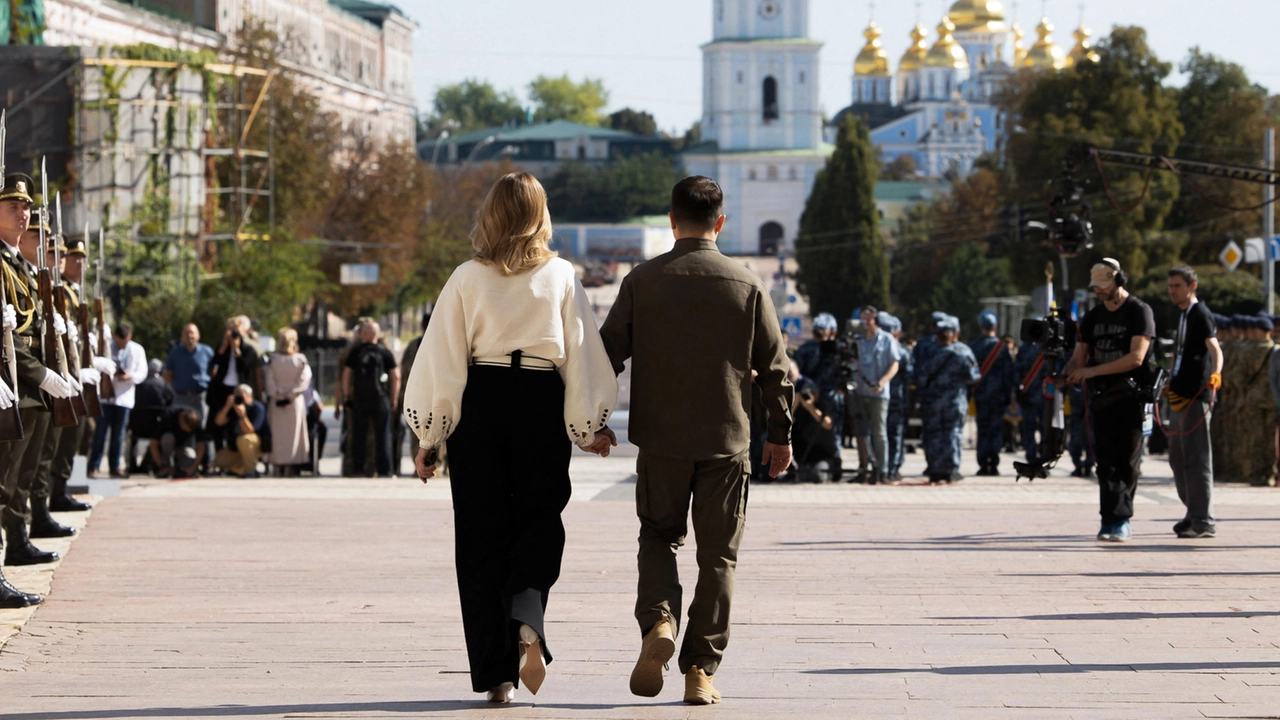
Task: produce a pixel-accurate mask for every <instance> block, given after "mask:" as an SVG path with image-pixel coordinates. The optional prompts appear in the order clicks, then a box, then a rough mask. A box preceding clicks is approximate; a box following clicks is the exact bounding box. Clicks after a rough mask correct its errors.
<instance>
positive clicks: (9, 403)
mask: <svg viewBox="0 0 1280 720" xmlns="http://www.w3.org/2000/svg"><path fill="white" fill-rule="evenodd" d="M17 401H18V396H17V395H14V394H13V391H12V390H10V389H9V386H8V385H6V384H5V382H4V381H3V380H0V410H8V409H9V408H11V407H13V404H14V403H15V402H17Z"/></svg>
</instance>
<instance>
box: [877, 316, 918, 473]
mask: <svg viewBox="0 0 1280 720" xmlns="http://www.w3.org/2000/svg"><path fill="white" fill-rule="evenodd" d="M878 320H879V323H880V327H881V328H882V329H884V331H885V332H888V333H890V334H892V333H895V332H900V331H901V330H902V321H901V320H899V319H898V318H896V317H894V316H893V315H890V314H889V313H887V312H882V313H880V315H879V318H878ZM897 352H898V374H897V375H894V376H893V380H890V381H889V416H888V419H887V420H886V421H885V425H886V427H885V434H886V435H887V437H888V444H889V453H888V454H889V460H888V463H887V464H886V467H885V477H886V478H896V477H900V476H901V475H902V456H903V453H904V450H905V448H904V447H903V441H904V439H905V437H906V431H907V384H908V383H909V382H910V378H911V367H912V358H911V351H910V350H908V349H907V348H905V347H903V345H902V343H898V344H897Z"/></svg>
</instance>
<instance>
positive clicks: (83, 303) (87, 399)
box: [67, 221, 102, 418]
mask: <svg viewBox="0 0 1280 720" xmlns="http://www.w3.org/2000/svg"><path fill="white" fill-rule="evenodd" d="M84 266H85V267H86V268H87V267H89V223H88V222H87V221H86V222H85V224H84ZM84 281H85V277H84V270H81V271H80V307H78V308H76V319H75V323H76V326H77V328H78V329H79V330H80V347H79V348H77V350H78V352H79V355H80V369H82V370H92V369H93V348H91V347H89V297H88V295H87V294H86V293H85V289H84V288H85V282H84ZM67 292H70V290H69V289H68V291H67ZM84 404H85V408H86V409H87V410H88V411H89V417H92V418H100V417H102V402H101V401H100V400H99V399H98V386H97V385H94V384H92V383H85V385H84Z"/></svg>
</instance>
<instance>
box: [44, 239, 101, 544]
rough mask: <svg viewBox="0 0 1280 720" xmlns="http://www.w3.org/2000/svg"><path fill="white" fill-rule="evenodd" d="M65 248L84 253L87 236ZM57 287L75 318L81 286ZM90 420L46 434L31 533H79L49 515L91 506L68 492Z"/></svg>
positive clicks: (65, 284)
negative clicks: (77, 455) (53, 512)
mask: <svg viewBox="0 0 1280 720" xmlns="http://www.w3.org/2000/svg"><path fill="white" fill-rule="evenodd" d="M61 252H62V254H63V255H65V256H80V257H83V256H84V255H85V244H84V240H82V239H79V238H77V239H75V240H71V241H68V242H67V244H66V245H65V246H64V247H63V248H61ZM53 291H54V293H55V294H57V293H61V294H62V295H63V296H64V297H65V298H66V306H67V314H68V316H69V317H67V318H66V321H67V322H68V323H71V322H74V321H75V318H77V317H79V313H80V286H79V285H78V284H77V283H73V282H71V281H70V280H67V279H65V278H64V279H63V280H62V283H61V284H60V285H59V286H58V287H55V288H54V290H53ZM68 360H70V359H68ZM90 360H92V358H90ZM71 372H72V373H75V374H77V375H78V374H79V368H73V369H72V370H71ZM89 421H90V418H89V416H88V415H87V414H86V415H83V416H79V417H77V422H76V424H75V425H70V426H68V427H61V428H50V429H49V431H48V432H47V433H46V434H45V440H44V450H43V453H42V456H41V458H40V465H39V471H38V474H37V476H36V481H35V484H34V485H33V486H32V488H31V513H32V520H31V537H33V538H53V537H69V536H71V535H74V534H75V530H74V529H72V528H69V527H64V526H63V525H61V524H59V523H58V522H56V521H55V520H54V519H53V518H52V516H50V515H49V511H50V510H55V511H60V512H79V511H84V510H88V509H89V506H88V505H86V504H85V503H82V502H80V501H79V500H76V499H75V498H72V497H71V496H69V495H68V494H67V481H68V480H70V478H71V469H72V467H73V466H74V463H75V457H76V454H77V453H78V452H79V450H80V445H81V441H82V439H83V438H84V434H85V433H86V432H87V428H88V423H89Z"/></svg>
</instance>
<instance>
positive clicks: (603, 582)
mask: <svg viewBox="0 0 1280 720" xmlns="http://www.w3.org/2000/svg"><path fill="white" fill-rule="evenodd" d="M586 460H587V461H588V463H587V464H586V465H584V464H583V463H582V462H581V461H577V462H576V464H575V479H576V480H578V481H579V486H578V492H577V499H578V500H579V502H574V503H572V504H571V505H570V507H569V509H568V511H567V512H566V524H567V527H568V532H569V547H568V551H567V553H566V557H565V567H564V572H563V575H562V578H561V581H560V583H559V584H558V585H557V586H556V589H555V591H554V593H553V599H552V606H551V610H550V618H549V619H550V624H549V640H550V642H551V644H552V648H553V650H554V651H555V653H556V657H557V661H556V662H555V663H553V664H552V665H551V667H550V677H549V679H548V681H547V684H546V685H545V686H544V689H543V690H542V692H541V694H540V695H539V696H537V697H536V698H533V697H531V696H529V695H528V694H527V693H523V692H522V693H520V694H519V695H518V703H517V704H516V705H515V706H513V707H506V708H493V707H489V706H486V705H485V704H484V703H481V702H478V700H477V698H476V696H474V695H472V694H471V693H470V692H469V690H470V687H469V682H468V679H467V677H466V657H465V652H464V650H463V643H462V634H461V628H460V625H459V616H458V607H457V596H456V590H455V585H454V575H453V567H452V518H451V513H450V511H449V504H448V502H447V492H448V486H447V483H444V482H433V483H432V484H430V485H427V486H425V487H424V486H422V485H420V484H418V483H416V482H415V481H412V480H400V481H365V480H337V479H318V480H317V479H302V480H299V481H278V480H269V481H259V482H257V483H244V482H241V481H224V480H205V481H198V482H188V483H165V484H152V483H143V484H136V485H134V486H133V487H130V488H128V489H126V492H125V494H124V495H123V496H121V497H119V498H110V499H107V500H105V501H103V502H102V503H101V504H100V505H99V506H98V507H97V508H96V509H95V510H94V511H93V514H92V517H91V518H90V519H89V522H88V526H87V528H86V529H85V531H84V534H83V536H82V537H81V538H79V539H77V540H76V541H75V545H74V548H73V552H71V553H70V555H69V556H68V557H67V558H66V559H65V560H63V561H62V563H61V565H60V566H59V567H58V568H57V575H56V580H55V581H54V582H53V585H52V589H51V591H50V594H49V598H48V601H47V603H46V604H45V605H44V606H43V607H42V608H40V609H39V611H38V612H36V613H35V615H34V617H32V618H31V619H30V620H29V621H28V622H27V624H26V626H25V629H24V630H23V631H22V632H21V633H20V634H18V635H16V636H14V637H13V638H12V639H10V641H9V642H8V645H7V646H6V647H5V648H4V650H3V652H0V688H3V695H2V696H0V697H3V698H4V699H3V702H2V704H0V720H6V719H10V718H13V719H16V718H41V719H42V720H46V719H47V720H64V719H71V718H104V719H105V718H134V717H138V718H161V717H163V718H227V717H231V718H236V717H242V718H286V717H287V718H385V717H395V718H408V717H429V718H437V717H438V718H455V717H465V718H488V717H503V718H658V719H663V720H665V719H667V718H691V717H700V716H707V717H725V718H765V719H772V718H779V719H783V718H785V719H786V720H795V718H796V717H797V716H805V717H806V720H808V718H849V717H858V718H862V717H921V718H1108V719H1109V718H1162V719H1164V718H1201V717H1228V718H1242V717H1255V718H1256V717H1273V718H1274V717H1280V605H1278V604H1277V602H1276V598H1277V597H1278V596H1280V553H1277V552H1276V550H1277V549H1278V548H1280V506H1278V505H1277V503H1276V502H1275V501H1274V498H1275V497H1277V494H1276V493H1275V492H1274V491H1267V490H1256V489H1251V488H1232V489H1229V491H1227V492H1224V493H1222V496H1223V497H1224V500H1223V501H1222V502H1221V507H1220V509H1219V514H1220V516H1221V517H1222V518H1223V521H1222V524H1221V533H1220V537H1219V538H1217V539H1215V540H1205V541H1178V540H1176V539H1174V538H1173V536H1172V534H1171V533H1170V532H1169V527H1170V526H1171V524H1172V523H1173V522H1174V521H1175V520H1176V519H1178V517H1180V516H1181V507H1180V506H1178V505H1173V504H1170V503H1167V502H1164V503H1162V502H1158V501H1155V500H1150V501H1148V502H1145V503H1143V504H1142V505H1141V506H1140V508H1139V516H1138V519H1137V520H1136V522H1135V526H1134V531H1135V533H1134V534H1135V537H1134V540H1133V542H1132V543H1130V544H1127V545H1099V544H1098V543H1096V542H1094V541H1093V540H1092V534H1093V533H1094V532H1096V508H1095V507H1094V505H1093V504H1094V503H1095V502H1096V500H1095V497H1096V496H1095V495H1094V494H1092V493H1090V492H1089V490H1090V484H1089V483H1088V482H1087V481H1079V480H1076V479H1074V478H1060V479H1055V480H1053V481H1051V482H1050V483H1041V482H1037V484H1036V485H1035V486H1034V487H1032V488H1029V489H1028V488H1027V485H1026V483H1025V482H1024V483H1023V484H1022V485H1021V486H1016V485H1013V484H1012V481H1011V480H1010V479H996V481H991V480H988V479H983V480H982V481H978V480H977V479H975V481H974V482H973V483H972V484H969V485H966V484H961V485H958V486H953V487H944V488H927V487H897V488H864V487H860V486H823V487H816V486H815V487H800V486H776V485H773V486H770V485H764V486H757V487H753V488H752V493H751V510H750V518H749V523H748V528H747V535H746V542H745V547H744V549H743V552H742V557H741V562H740V566H739V574H738V585H737V592H736V604H735V607H734V633H733V640H732V642H731V644H730V648H729V652H728V655H727V657H726V660H725V663H724V665H723V666H722V670H721V672H720V673H719V674H718V676H717V686H718V687H719V688H720V689H721V691H722V692H723V693H724V695H725V703H724V704H723V705H721V706H718V707H710V708H689V707H686V706H684V705H682V704H680V703H679V700H680V694H681V689H682V683H681V679H680V678H679V677H678V676H677V675H676V674H675V673H674V671H673V672H671V673H668V676H667V682H668V685H667V688H666V689H665V690H664V692H663V693H662V695H661V696H660V697H659V698H656V699H654V700H646V699H641V698H635V697H632V696H631V695H630V694H629V693H628V692H627V685H626V683H627V676H628V673H629V672H630V668H631V665H632V663H633V662H634V657H635V652H636V647H637V644H638V640H639V637H638V635H639V634H638V631H637V629H636V628H635V627H634V624H633V621H632V619H631V604H632V602H633V601H634V595H633V593H634V586H635V570H634V556H635V533H636V527H637V523H636V520H635V517H634V509H633V506H632V505H631V503H629V502H626V501H625V500H622V499H619V500H608V499H599V500H593V499H594V498H596V497H598V496H600V494H601V493H604V492H606V491H612V492H614V493H615V494H618V493H621V492H622V491H625V490H626V485H627V478H628V477H629V471H630V465H629V463H630V462H631V461H630V460H629V459H627V458H626V456H621V457H617V458H614V459H613V460H612V461H594V460H593V459H590V458H587V459H586ZM591 463H594V465H592V464H591ZM968 482H969V481H966V483H968ZM970 489H972V490H970ZM1144 491H1146V492H1149V493H1153V494H1155V495H1156V496H1159V497H1166V496H1167V493H1168V492H1170V491H1171V490H1170V488H1169V487H1168V486H1167V483H1164V482H1163V481H1161V480H1160V479H1159V478H1158V477H1156V478H1154V479H1153V480H1152V481H1151V484H1150V485H1147V486H1144ZM793 492H798V493H805V497H807V498H815V497H816V498H818V499H819V500H821V502H811V503H810V504H803V503H802V502H800V501H799V500H797V499H796V498H795V497H793V496H788V495H786V493H793ZM1029 493H1035V495H1034V497H1038V498H1040V500H1041V502H1039V503H1034V502H1031V501H1030V500H1029V499H1023V495H1025V494H1029ZM1093 493H1096V489H1094V490H1093ZM913 494H914V495H913ZM917 496H918V497H925V498H929V499H930V501H916V499H915V498H916V497H917ZM1228 497H1229V500H1227V499H1225V498H1228ZM974 498H977V499H976V500H975V499H974ZM69 517H74V516H69ZM691 543H692V539H691ZM691 550H692V547H690V548H686V551H685V552H684V553H683V554H682V556H681V563H682V572H683V573H684V575H685V577H686V578H688V579H692V577H693V573H694V568H693V566H692V552H691ZM21 572H22V571H21V569H19V570H17V571H15V573H14V577H15V581H16V582H18V583H19V586H20V587H24V588H32V589H38V583H40V582H46V583H47V582H48V580H47V578H48V572H49V571H48V570H47V569H46V570H43V571H40V572H41V573H43V574H39V573H37V574H33V575H26V574H19V573H21ZM40 578H44V579H43V580H41V579H40Z"/></svg>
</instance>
